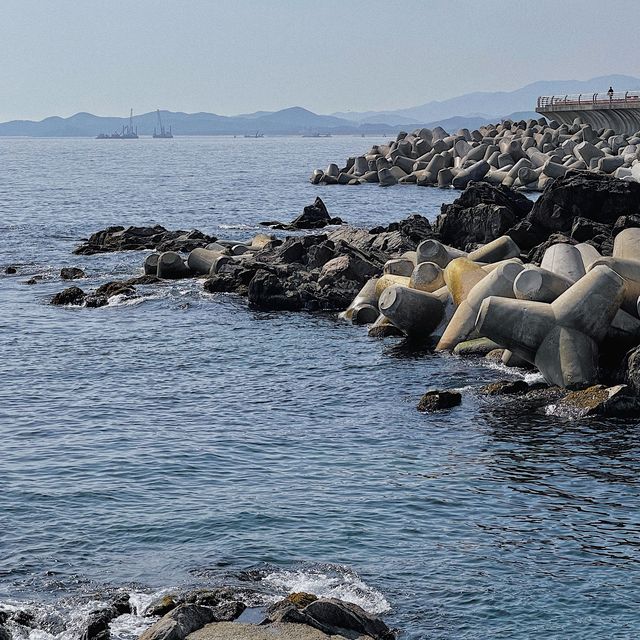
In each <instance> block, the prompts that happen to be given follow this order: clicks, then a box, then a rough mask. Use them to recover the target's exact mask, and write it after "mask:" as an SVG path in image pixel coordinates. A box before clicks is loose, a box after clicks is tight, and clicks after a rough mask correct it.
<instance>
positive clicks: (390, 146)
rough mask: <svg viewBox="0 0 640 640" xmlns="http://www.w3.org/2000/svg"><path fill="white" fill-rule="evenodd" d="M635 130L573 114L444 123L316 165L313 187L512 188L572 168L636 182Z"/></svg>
mask: <svg viewBox="0 0 640 640" xmlns="http://www.w3.org/2000/svg"><path fill="white" fill-rule="evenodd" d="M639 158H640V132H636V133H634V134H627V133H623V134H620V133H616V132H615V131H614V130H613V129H610V128H600V129H596V128H594V127H592V126H591V125H590V124H586V123H585V122H583V121H582V120H581V119H580V118H576V119H575V120H574V121H573V123H571V124H566V123H564V124H560V123H558V122H556V121H555V120H551V121H550V122H548V121H547V120H546V119H545V118H540V119H539V120H527V121H524V120H521V121H519V122H512V121H510V120H505V121H503V122H501V123H499V124H496V125H493V124H489V125H486V126H484V127H480V129H476V130H474V131H469V130H468V129H461V130H459V131H458V132H457V133H455V134H450V133H448V132H447V131H445V130H444V129H443V128H442V127H436V128H435V129H433V130H431V129H427V128H423V129H416V130H415V131H413V132H411V133H406V132H401V133H399V134H398V135H397V137H396V139H395V140H391V141H389V142H387V143H386V144H382V145H374V146H373V147H371V149H370V150H369V151H368V152H366V153H364V154H363V155H360V156H352V157H350V158H348V159H347V162H346V164H345V165H344V166H342V167H340V166H338V165H337V164H335V163H331V164H329V165H328V166H327V168H326V169H324V170H323V169H316V170H315V171H314V172H313V173H312V175H311V178H310V180H311V182H312V183H313V184H341V185H352V186H355V185H360V184H365V183H377V184H379V185H380V186H382V187H389V186H393V185H395V184H416V185H418V186H422V187H424V186H437V187H441V188H447V187H453V188H454V189H464V188H465V187H466V186H467V185H468V184H469V183H470V182H472V181H484V182H488V183H489V184H493V185H504V186H506V187H510V188H514V189H524V190H530V191H542V190H544V188H545V187H546V186H547V185H548V184H550V183H553V181H554V180H556V179H557V178H559V177H562V176H564V175H565V174H566V173H567V171H570V170H591V171H596V172H599V173H604V174H607V175H613V176H615V177H616V178H620V179H622V180H634V181H640V163H639Z"/></svg>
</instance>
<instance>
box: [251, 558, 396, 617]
mask: <svg viewBox="0 0 640 640" xmlns="http://www.w3.org/2000/svg"><path fill="white" fill-rule="evenodd" d="M262 581H263V582H264V583H267V584H269V585H270V586H272V587H273V588H275V589H277V590H278V591H281V592H285V593H287V594H289V593H296V592H298V591H305V592H307V593H313V594H315V595H317V596H322V597H325V598H339V599H340V600H344V601H345V602H352V603H353V604H357V605H358V606H360V607H362V608H363V609H364V610H365V611H369V613H375V614H380V613H384V612H385V611H389V610H390V609H391V605H390V604H389V602H388V601H387V600H386V598H385V597H384V595H382V593H380V591H378V590H377V589H374V588H373V587H371V586H369V585H367V584H366V583H365V582H364V581H363V580H362V579H361V578H360V577H359V576H358V575H357V574H356V573H354V572H353V571H350V570H348V569H346V568H344V567H336V566H328V565H324V566H319V567H310V568H304V569H295V570H291V571H275V572H273V573H270V574H268V575H266V576H265V577H264V578H263V579H262Z"/></svg>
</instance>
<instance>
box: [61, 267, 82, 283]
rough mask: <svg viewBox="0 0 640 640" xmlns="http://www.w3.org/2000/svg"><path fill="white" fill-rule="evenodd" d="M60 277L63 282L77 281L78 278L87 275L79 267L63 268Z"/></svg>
mask: <svg viewBox="0 0 640 640" xmlns="http://www.w3.org/2000/svg"><path fill="white" fill-rule="evenodd" d="M60 277H61V278H62V279H63V280H77V279H78V278H84V277H85V273H84V271H83V270H82V269H80V268H79V267H63V268H62V269H60Z"/></svg>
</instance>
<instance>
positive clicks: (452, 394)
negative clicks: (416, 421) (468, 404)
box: [418, 391, 462, 411]
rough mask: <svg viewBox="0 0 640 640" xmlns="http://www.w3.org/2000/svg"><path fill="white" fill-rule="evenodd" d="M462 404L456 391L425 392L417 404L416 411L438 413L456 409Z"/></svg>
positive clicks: (460, 397) (460, 395)
mask: <svg viewBox="0 0 640 640" xmlns="http://www.w3.org/2000/svg"><path fill="white" fill-rule="evenodd" d="M461 402H462V394H461V393H459V392H458V391H427V393H425V394H424V395H423V396H422V398H420V402H419V403H418V411H440V410H441V409H451V407H457V406H458V405H459V404H460V403H461Z"/></svg>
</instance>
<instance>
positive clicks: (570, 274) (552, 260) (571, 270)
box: [540, 244, 585, 282]
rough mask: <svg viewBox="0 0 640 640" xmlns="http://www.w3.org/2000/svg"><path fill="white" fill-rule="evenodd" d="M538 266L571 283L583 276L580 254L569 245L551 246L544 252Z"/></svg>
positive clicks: (583, 269) (583, 270)
mask: <svg viewBox="0 0 640 640" xmlns="http://www.w3.org/2000/svg"><path fill="white" fill-rule="evenodd" d="M540 266H541V267H542V268H543V269H546V270H547V271H552V272H553V273H557V274H558V275H559V276H564V277H565V278H568V279H569V280H571V281H572V282H575V281H576V280H579V279H580V278H582V276H583V275H584V274H585V268H584V263H583V261H582V254H581V253H580V251H579V250H578V249H576V248H575V246H573V245H571V244H552V245H551V246H550V247H549V248H548V249H547V250H546V251H545V252H544V256H543V257H542V262H541V263H540Z"/></svg>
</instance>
